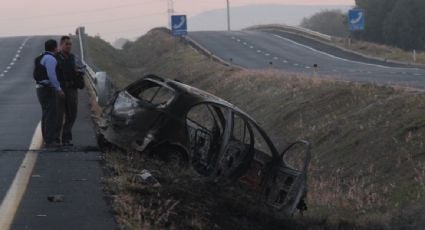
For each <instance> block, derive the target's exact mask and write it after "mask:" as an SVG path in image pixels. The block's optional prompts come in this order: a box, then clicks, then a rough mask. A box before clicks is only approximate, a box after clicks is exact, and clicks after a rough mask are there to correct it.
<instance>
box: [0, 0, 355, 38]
mask: <svg viewBox="0 0 425 230" xmlns="http://www.w3.org/2000/svg"><path fill="white" fill-rule="evenodd" d="M230 2H231V6H242V5H249V4H269V3H270V4H291V5H353V4H354V0H230ZM0 3H1V7H0V28H1V31H0V36H12V35H31V34H64V33H71V32H73V31H74V30H75V28H76V27H77V26H79V25H84V26H86V29H87V32H88V33H90V34H100V35H101V36H102V37H104V38H106V39H108V40H114V39H115V38H118V37H135V36H139V35H141V34H143V33H145V32H146V31H147V30H149V29H150V28H152V27H156V26H165V25H166V24H167V18H168V17H167V0H72V1H58V0H0ZM174 5H175V10H176V13H182V14H188V15H189V16H194V15H196V14H199V13H201V12H203V11H206V10H211V9H220V8H224V7H225V6H226V1H225V0H174Z"/></svg>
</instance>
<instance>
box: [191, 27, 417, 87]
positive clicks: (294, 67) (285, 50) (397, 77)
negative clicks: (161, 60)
mask: <svg viewBox="0 0 425 230" xmlns="http://www.w3.org/2000/svg"><path fill="white" fill-rule="evenodd" d="M189 37H190V38H192V39H193V40H195V41H196V42H197V43H199V44H200V45H202V46H203V47H204V48H206V49H208V50H209V51H211V52H212V53H213V54H215V55H216V56H218V57H220V58H222V59H223V60H226V61H230V62H232V63H233V64H235V65H238V66H241V67H244V68H248V69H267V68H276V69H282V70H285V71H288V72H292V73H299V74H303V75H306V76H331V77H336V78H338V79H341V80H348V81H356V82H373V83H377V84H397V85H402V86H408V87H415V88H421V89H424V88H425V69H421V68H410V67H403V66H400V65H394V64H388V63H384V62H382V63H381V62H379V61H372V60H369V59H365V58H364V59H362V58H359V57H356V58H354V57H352V56H350V55H339V54H338V53H333V52H330V51H331V50H329V51H327V50H326V47H325V48H323V47H321V49H317V48H315V47H312V46H311V44H308V43H306V42H305V40H303V39H297V38H296V37H291V36H286V35H285V33H282V34H273V33H268V32H261V31H234V32H217V31H202V32H191V33H190V34H189ZM314 64H317V65H318V72H317V73H315V72H314V68H313V66H314Z"/></svg>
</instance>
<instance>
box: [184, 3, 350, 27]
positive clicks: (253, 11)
mask: <svg viewBox="0 0 425 230" xmlns="http://www.w3.org/2000/svg"><path fill="white" fill-rule="evenodd" d="M349 8H350V7H349V6H332V5H329V6H323V5H322V6H305V5H303V6H297V5H264V4H258V5H248V6H240V7H232V10H231V19H232V29H234V30H241V29H243V28H246V27H249V26H253V25H258V24H274V23H277V24H286V25H293V26H295V25H299V24H300V23H301V20H302V19H303V18H304V17H309V16H311V15H313V14H315V13H317V12H320V11H322V10H326V9H339V10H343V11H346V10H348V9H349ZM189 29H190V30H191V31H202V30H226V29H227V10H226V9H218V10H211V11H206V12H204V13H201V14H198V15H195V16H193V17H191V18H190V19H189Z"/></svg>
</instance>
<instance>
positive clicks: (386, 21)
mask: <svg viewBox="0 0 425 230" xmlns="http://www.w3.org/2000/svg"><path fill="white" fill-rule="evenodd" d="M356 6H357V7H358V8H362V9H364V10H365V11H366V29H365V31H361V32H355V33H353V34H352V35H353V36H354V37H356V38H360V39H363V40H367V41H373V42H378V43H385V44H389V45H393V46H398V47H400V48H403V49H406V50H411V49H419V50H425V25H424V22H425V1H424V0H356Z"/></svg>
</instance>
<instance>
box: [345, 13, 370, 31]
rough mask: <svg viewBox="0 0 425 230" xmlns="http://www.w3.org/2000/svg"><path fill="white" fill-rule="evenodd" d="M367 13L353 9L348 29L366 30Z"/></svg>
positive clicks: (349, 14) (349, 16)
mask: <svg viewBox="0 0 425 230" xmlns="http://www.w3.org/2000/svg"><path fill="white" fill-rule="evenodd" d="M365 22H366V20H365V11H364V10H362V9H351V10H349V11H348V27H349V29H350V31H357V30H364V29H365Z"/></svg>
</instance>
